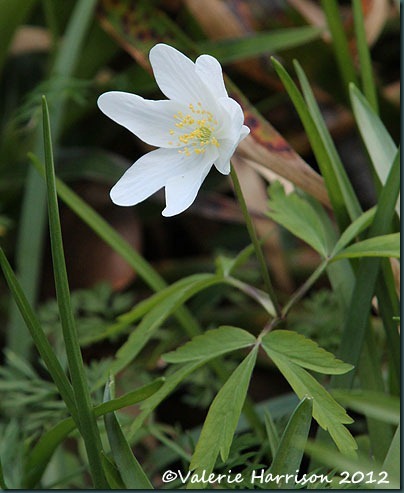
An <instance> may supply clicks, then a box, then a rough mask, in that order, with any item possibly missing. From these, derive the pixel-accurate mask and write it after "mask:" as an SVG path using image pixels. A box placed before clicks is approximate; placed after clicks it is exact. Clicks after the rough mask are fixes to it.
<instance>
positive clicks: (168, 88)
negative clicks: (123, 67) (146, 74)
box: [149, 43, 216, 110]
mask: <svg viewBox="0 0 404 493" xmlns="http://www.w3.org/2000/svg"><path fill="white" fill-rule="evenodd" d="M149 57H150V63H151V65H152V68H153V72H154V77H155V78H156V81H157V84H158V86H159V87H160V89H161V91H162V92H163V94H165V95H166V96H167V97H168V98H170V99H173V100H174V101H178V102H180V103H183V104H186V105H187V106H188V104H189V103H193V104H195V103H197V102H198V101H201V102H202V103H203V104H204V105H205V106H207V108H206V109H209V110H211V107H213V108H215V107H216V103H215V99H214V98H213V97H212V95H211V93H210V91H208V90H207V87H206V86H205V84H204V83H203V82H202V80H201V78H200V77H199V75H198V74H197V73H196V70H195V64H194V62H192V61H191V60H190V59H189V58H188V57H186V56H185V55H184V54H182V53H181V52H179V51H178V50H176V49H175V48H173V47H172V46H168V45H166V44H162V43H160V44H157V45H156V46H153V48H152V49H151V50H150V55H149Z"/></svg>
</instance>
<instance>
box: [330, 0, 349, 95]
mask: <svg viewBox="0 0 404 493" xmlns="http://www.w3.org/2000/svg"><path fill="white" fill-rule="evenodd" d="M321 6H322V8H323V11H324V14H325V16H326V19H327V25H328V28H329V30H330V32H331V36H332V48H333V51H334V56H335V59H336V62H337V65H338V69H339V72H340V75H341V78H342V80H343V83H344V87H347V86H348V84H349V83H350V82H356V72H355V67H354V63H353V59H352V55H351V51H350V48H349V44H348V39H347V35H346V33H345V29H344V25H343V23H342V19H341V14H340V9H339V3H338V1H337V0H321Z"/></svg>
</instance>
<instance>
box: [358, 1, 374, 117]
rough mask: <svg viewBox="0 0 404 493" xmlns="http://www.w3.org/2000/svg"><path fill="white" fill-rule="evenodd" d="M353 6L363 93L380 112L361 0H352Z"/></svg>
mask: <svg viewBox="0 0 404 493" xmlns="http://www.w3.org/2000/svg"><path fill="white" fill-rule="evenodd" d="M352 8H353V17H354V25H355V33H356V44H357V47H358V56H359V65H360V73H361V79H362V88H363V93H364V95H365V97H366V99H367V100H368V101H369V104H370V106H371V107H372V108H373V111H374V112H375V113H378V103H377V93H376V87H375V79H374V77H373V71H372V61H371V58H370V52H369V46H368V43H367V41H366V32H365V23H364V19H363V11H362V2H361V0H352Z"/></svg>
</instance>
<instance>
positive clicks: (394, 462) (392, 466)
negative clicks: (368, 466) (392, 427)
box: [382, 423, 401, 483]
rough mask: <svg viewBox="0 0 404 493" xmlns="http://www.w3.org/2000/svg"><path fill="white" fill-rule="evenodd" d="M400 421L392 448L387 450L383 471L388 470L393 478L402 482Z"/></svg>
mask: <svg viewBox="0 0 404 493" xmlns="http://www.w3.org/2000/svg"><path fill="white" fill-rule="evenodd" d="M400 438H401V434H400V423H399V424H398V426H397V429H396V432H395V433H394V437H393V440H392V441H391V444H390V448H389V450H388V452H387V455H386V458H385V459H384V462H383V467H382V469H383V471H387V472H388V474H389V476H390V477H391V478H396V479H397V482H398V483H399V482H400V463H401V461H400V457H401V447H400Z"/></svg>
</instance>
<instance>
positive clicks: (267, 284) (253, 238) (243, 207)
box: [230, 165, 282, 317]
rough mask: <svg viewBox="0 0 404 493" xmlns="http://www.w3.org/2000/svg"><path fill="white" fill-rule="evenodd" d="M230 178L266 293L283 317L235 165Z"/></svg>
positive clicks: (279, 315)
mask: <svg viewBox="0 0 404 493" xmlns="http://www.w3.org/2000/svg"><path fill="white" fill-rule="evenodd" d="M230 176H231V179H232V181H233V186H234V192H235V194H236V196H237V200H238V202H239V204H240V207H241V211H242V213H243V216H244V220H245V222H246V226H247V230H248V234H249V235H250V238H251V241H252V244H253V246H254V249H255V254H256V256H257V259H258V262H259V264H260V268H261V273H262V277H263V279H264V284H265V288H266V291H267V293H268V295H269V297H270V298H271V301H272V303H273V305H274V308H275V312H276V315H277V316H278V317H281V315H282V313H281V308H280V306H279V303H278V300H277V296H276V294H275V290H274V288H273V286H272V283H271V279H270V277H269V272H268V267H267V264H266V262H265V257H264V253H263V251H262V248H261V245H260V242H259V240H258V237H257V233H256V231H255V228H254V224H253V222H252V219H251V216H250V213H249V212H248V208H247V204H246V201H245V199H244V195H243V192H242V190H241V186H240V182H239V179H238V176H237V173H236V171H235V169H234V166H233V165H232V166H231V169H230Z"/></svg>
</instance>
